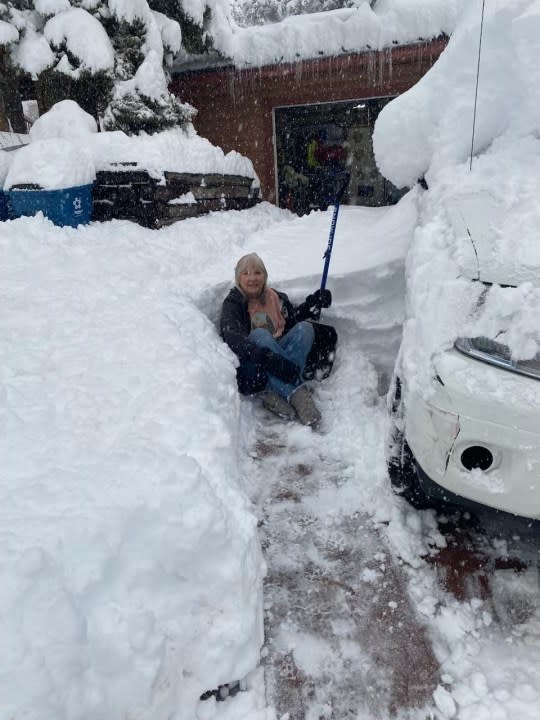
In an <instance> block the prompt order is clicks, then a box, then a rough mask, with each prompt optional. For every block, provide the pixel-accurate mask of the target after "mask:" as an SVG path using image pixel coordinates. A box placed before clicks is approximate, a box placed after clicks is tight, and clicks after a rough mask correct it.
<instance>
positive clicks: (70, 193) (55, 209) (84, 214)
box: [7, 184, 93, 227]
mask: <svg viewBox="0 0 540 720" xmlns="http://www.w3.org/2000/svg"><path fill="white" fill-rule="evenodd" d="M92 188H93V185H92V184H91V185H77V186H76V187H70V188H62V189H60V190H25V189H22V188H20V189H18V188H14V189H11V190H9V191H8V193H7V194H8V196H9V204H10V215H11V217H12V218H18V217H21V216H23V215H35V214H36V213H38V212H39V211H40V210H41V212H42V213H43V214H44V215H45V217H48V218H49V220H51V221H52V222H53V223H54V224H55V225H61V226H63V225H70V226H71V227H77V225H84V224H86V223H89V222H90V220H91V219H92V195H93V193H92Z"/></svg>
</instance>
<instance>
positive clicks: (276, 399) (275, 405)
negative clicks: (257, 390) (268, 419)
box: [262, 392, 296, 420]
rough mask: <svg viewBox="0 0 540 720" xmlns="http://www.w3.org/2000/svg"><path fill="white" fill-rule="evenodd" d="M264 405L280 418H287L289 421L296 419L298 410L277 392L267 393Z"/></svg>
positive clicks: (264, 397)
mask: <svg viewBox="0 0 540 720" xmlns="http://www.w3.org/2000/svg"><path fill="white" fill-rule="evenodd" d="M262 402H263V405H264V407H265V408H266V409H267V410H270V412H273V413H274V414H275V415H279V417H282V418H286V419H287V420H294V419H295V418H296V410H295V409H294V408H293V406H292V405H290V404H289V403H288V402H287V400H285V398H284V397H281V395H278V394H277V393H275V392H265V393H264V396H263V401H262Z"/></svg>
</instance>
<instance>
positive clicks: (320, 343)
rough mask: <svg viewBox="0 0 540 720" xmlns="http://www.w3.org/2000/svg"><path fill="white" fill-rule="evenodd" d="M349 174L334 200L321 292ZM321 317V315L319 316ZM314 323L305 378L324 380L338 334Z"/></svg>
mask: <svg viewBox="0 0 540 720" xmlns="http://www.w3.org/2000/svg"><path fill="white" fill-rule="evenodd" d="M349 177H350V176H349V173H347V172H345V173H342V174H340V176H339V179H340V182H339V184H338V186H337V187H338V190H337V192H336V195H335V198H334V214H333V216H332V225H331V226H330V238H329V240H328V247H327V248H326V252H325V253H324V255H323V257H324V270H323V275H322V279H321V290H324V289H325V286H326V278H327V277H328V267H329V265H330V256H331V255H332V246H333V244H334V234H335V232H336V223H337V216H338V212H339V202H340V200H341V198H342V197H343V193H344V192H345V189H346V188H347V185H348V184H349ZM319 317H320V315H319ZM312 322H313V329H314V331H315V339H314V341H313V345H312V347H311V350H310V352H309V355H308V357H307V360H306V367H305V368H304V373H303V377H304V379H305V380H324V378H327V377H328V376H329V375H330V373H331V372H332V367H333V365H334V357H335V352H336V344H337V332H336V329H335V328H334V327H332V326H331V325H325V324H324V323H321V322H315V321H312Z"/></svg>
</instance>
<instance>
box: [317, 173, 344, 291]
mask: <svg viewBox="0 0 540 720" xmlns="http://www.w3.org/2000/svg"><path fill="white" fill-rule="evenodd" d="M338 178H339V179H340V182H339V184H338V186H337V187H338V189H337V191H336V195H335V197H334V214H333V215H332V224H331V225H330V237H329V238H328V245H327V247H326V251H325V253H324V255H323V258H324V269H323V274H322V278H321V290H324V289H325V287H326V279H327V278H328V268H329V267H330V258H331V256H332V247H333V245H334V235H335V232H336V223H337V218H338V213H339V203H340V201H341V198H342V197H343V193H344V192H345V190H346V189H347V185H348V184H349V178H350V175H349V173H348V172H344V173H340V176H338Z"/></svg>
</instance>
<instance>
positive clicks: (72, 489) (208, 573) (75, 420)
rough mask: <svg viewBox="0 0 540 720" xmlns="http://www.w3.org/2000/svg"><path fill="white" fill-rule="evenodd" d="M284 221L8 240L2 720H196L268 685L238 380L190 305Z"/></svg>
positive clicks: (97, 229) (60, 232)
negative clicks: (230, 686)
mask: <svg viewBox="0 0 540 720" xmlns="http://www.w3.org/2000/svg"><path fill="white" fill-rule="evenodd" d="M278 214H279V212H278V211H277V210H275V209H273V208H271V207H270V206H265V207H264V208H260V209H258V210H257V211H256V212H254V213H252V214H250V215H247V216H246V217H244V218H242V220H239V219H238V218H237V216H236V214H233V213H231V214H228V215H223V216H219V217H218V218H212V219H210V218H208V219H205V220H206V221H205V220H203V221H201V222H200V223H199V225H198V226H196V227H197V228H198V231H197V232H195V227H194V226H193V225H190V223H187V224H185V225H182V226H181V227H173V228H170V229H169V230H168V231H162V232H161V233H159V234H158V233H154V234H153V233H152V232H151V231H147V230H143V229H142V228H139V227H138V226H136V225H132V224H130V223H120V222H115V223H110V224H107V225H100V224H94V225H91V226H88V227H84V228H83V227H81V228H80V229H79V230H78V231H71V230H69V229H58V228H56V227H55V226H53V225H52V224H51V223H50V222H48V221H46V220H44V219H43V218H42V217H39V216H38V217H36V218H25V219H21V220H17V221H14V222H6V223H3V224H2V225H1V226H0V244H1V253H2V257H3V258H4V260H3V262H2V267H1V270H0V274H1V281H0V283H1V286H2V288H3V312H2V317H1V321H0V324H1V329H0V334H1V336H2V344H1V350H0V372H1V397H2V404H1V411H0V413H1V414H0V416H1V426H2V432H1V435H2V442H1V455H2V459H1V465H2V469H3V472H2V476H3V482H2V488H1V494H2V502H1V511H0V512H1V515H2V520H1V523H0V526H1V527H2V543H1V546H0V556H1V559H0V566H1V567H2V568H3V572H2V583H1V586H2V587H1V590H0V608H1V610H0V625H1V631H0V634H1V636H2V639H3V642H2V647H1V649H0V667H1V668H2V670H1V673H0V675H1V678H2V679H1V681H0V686H1V687H0V708H1V709H0V715H1V716H2V717H13V718H22V717H23V716H24V717H27V718H32V719H33V720H38V719H39V720H43V718H45V717H66V718H67V717H69V718H90V717H92V718H96V719H97V718H103V719H105V718H113V717H116V718H120V717H124V716H127V715H130V716H131V717H137V718H152V719H153V720H157V718H165V717H170V716H171V715H172V714H173V713H178V715H177V717H180V718H193V717H194V716H195V711H196V706H197V702H198V698H199V696H200V695H201V694H202V693H203V692H204V691H206V690H209V689H210V690H211V689H213V688H215V687H217V686H218V685H219V684H222V683H225V682H230V681H233V680H239V679H241V678H243V677H244V676H245V675H246V674H247V673H248V672H250V671H251V670H253V669H254V668H255V667H256V666H257V664H258V661H259V652H260V647H261V643H262V619H261V602H262V598H261V592H262V587H261V578H262V571H263V564H262V560H261V554H260V549H259V543H258V538H257V531H256V519H255V517H254V516H253V515H252V513H251V511H250V508H249V503H248V501H247V498H246V495H245V492H244V490H243V488H242V484H241V478H240V477H239V471H238V457H239V453H240V452H241V448H242V438H241V437H240V435H239V425H238V412H239V397H238V394H237V392H236V388H235V371H234V362H233V360H232V357H231V353H230V352H229V351H228V349H227V348H226V347H225V346H224V344H223V343H222V342H221V340H220V339H219V337H218V335H217V333H216V330H215V327H214V326H213V325H212V324H211V323H210V321H209V320H208V318H207V317H205V316H204V314H203V313H202V312H201V311H200V310H199V309H198V308H197V305H196V304H195V302H194V299H193V298H194V296H198V295H199V294H200V293H201V292H203V291H204V290H205V288H206V287H207V283H208V282H210V281H211V280H212V279H215V277H216V271H215V270H214V272H211V271H212V269H214V268H215V266H216V260H215V259H216V258H218V259H219V258H221V257H222V256H223V253H222V249H223V246H224V244H225V245H227V244H230V246H231V248H233V247H236V248H237V249H238V251H239V250H240V246H241V245H242V243H243V242H245V238H246V236H247V235H249V233H251V232H252V231H253V230H256V229H258V228H260V227H262V226H264V225H266V224H268V222H272V221H273V220H275V219H276V216H277V215H278ZM195 236H196V237H195ZM231 263H232V260H229V262H228V263H227V262H226V261H224V260H223V261H218V263H217V264H218V266H219V270H218V273H217V275H218V277H219V279H220V280H225V279H226V278H227V277H228V276H230V273H229V269H230V268H229V265H230V264H231ZM224 267H226V268H227V269H226V270H225V269H224Z"/></svg>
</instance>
